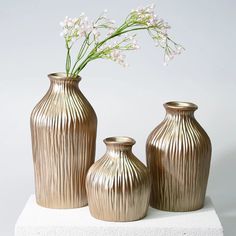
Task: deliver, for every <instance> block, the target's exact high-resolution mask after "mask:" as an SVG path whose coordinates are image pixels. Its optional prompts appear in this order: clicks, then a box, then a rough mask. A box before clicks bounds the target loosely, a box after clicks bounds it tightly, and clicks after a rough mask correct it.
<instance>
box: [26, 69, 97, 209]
mask: <svg viewBox="0 0 236 236" xmlns="http://www.w3.org/2000/svg"><path fill="white" fill-rule="evenodd" d="M49 79H50V82H51V84H50V88H49V90H48V92H47V93H46V95H45V96H44V97H43V99H42V100H41V101H40V102H39V103H38V104H37V105H36V107H35V108H34V109H33V111H32V114H31V135H32V150H33V162H34V173H35V189H36V200H37V203H38V204H39V205H41V206H44V207H49V208H76V207H82V206H84V205H86V204H87V196H86V191H85V179H86V174H87V171H88V169H89V167H90V166H91V165H92V164H93V163H94V157H95V142H96V129H97V118H96V114H95V112H94V110H93V108H92V107H91V105H90V104H89V102H88V101H87V100H86V98H85V97H84V96H83V94H82V93H81V91H80V90H79V87H78V82H79V80H80V77H77V78H74V79H72V78H66V76H65V75H63V74H57V73H55V74H51V75H49Z"/></svg>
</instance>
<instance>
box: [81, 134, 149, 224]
mask: <svg viewBox="0 0 236 236" xmlns="http://www.w3.org/2000/svg"><path fill="white" fill-rule="evenodd" d="M104 143H105V144H106V146H107V151H106V153H105V155H104V156H103V157H102V158H101V159H99V160H98V161H97V162H95V163H94V164H93V165H92V166H91V167H90V169H89V171H88V174H87V178H86V190H87V196H88V204H89V210H90V213H91V215H92V216H93V217H95V218H97V219H100V220H105V221H134V220H139V219H141V218H143V217H144V216H145V215H146V213H147V210H148V206H149V197H150V176H149V172H148V169H147V168H146V167H145V165H144V164H143V163H142V162H141V161H139V160H138V159H137V157H135V156H134V154H133V153H132V146H133V145H134V144H135V141H134V140H133V139H132V138H129V137H110V138H107V139H105V140H104Z"/></svg>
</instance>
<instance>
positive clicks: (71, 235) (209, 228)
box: [15, 195, 223, 236]
mask: <svg viewBox="0 0 236 236" xmlns="http://www.w3.org/2000/svg"><path fill="white" fill-rule="evenodd" d="M172 235H174V236H222V235H223V228H222V226H221V223H220V221H219V218H218V216H217V214H216V212H215V209H214V207H213V205H212V202H211V200H210V198H206V201H205V207H204V208H203V209H201V210H198V211H194V212H184V213H173V212H164V211H159V210H156V209H153V208H151V207H150V208H149V211H148V214H147V216H146V217H145V218H144V219H142V220H139V221H133V222H124V223H115V222H104V221H100V220H96V219H94V218H93V217H92V216H91V215H90V213H89V209H88V207H83V208H78V209H66V210H64V209H63V210H57V209H56V210H55V209H47V208H44V207H40V206H38V205H37V204H36V202H35V196H34V195H32V196H31V197H30V199H29V200H28V202H27V203H26V206H25V208H24V210H23V211H22V213H21V215H20V216H19V218H18V220H17V223H16V225H15V236H172Z"/></svg>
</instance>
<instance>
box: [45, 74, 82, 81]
mask: <svg viewBox="0 0 236 236" xmlns="http://www.w3.org/2000/svg"><path fill="white" fill-rule="evenodd" d="M48 77H49V79H50V80H54V81H55V80H70V81H71V80H74V81H77V82H79V81H80V80H81V77H80V76H79V75H77V76H75V77H72V76H67V75H66V73H65V72H56V73H51V74H49V75H48Z"/></svg>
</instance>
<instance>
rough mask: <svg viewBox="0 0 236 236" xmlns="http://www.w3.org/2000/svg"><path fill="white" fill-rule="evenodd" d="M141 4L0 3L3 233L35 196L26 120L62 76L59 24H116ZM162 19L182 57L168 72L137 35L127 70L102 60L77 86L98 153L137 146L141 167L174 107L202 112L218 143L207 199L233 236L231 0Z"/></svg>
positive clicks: (164, 1)
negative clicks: (76, 20) (52, 76)
mask: <svg viewBox="0 0 236 236" xmlns="http://www.w3.org/2000/svg"><path fill="white" fill-rule="evenodd" d="M149 3H150V2H149V1H145V0H137V1H131V0H120V1H108V0H101V1H95V0H91V1H82V0H76V1H75V0H67V1H56V0H51V1H46V0H41V1H36V0H21V1H16V0H15V1H13V0H8V1H3V0H0V29H1V30H0V71H1V74H0V235H3V236H10V235H13V230H14V223H15V221H16V219H17V217H18V215H19V213H20V212H21V210H22V208H23V206H24V204H25V202H26V200H27V198H28V197H29V195H30V194H31V193H33V192H34V182H33V181H34V180H33V165H32V156H31V140H30V129H29V116H30V112H31V110H32V108H33V107H34V105H35V104H36V103H37V102H38V101H39V99H40V98H41V97H42V96H43V95H44V93H45V92H46V90H47V88H48V86H49V81H48V79H47V74H48V73H51V72H57V71H62V70H63V69H64V57H65V50H64V42H63V39H62V38H60V37H59V32H60V27H59V25H58V23H59V22H60V21H61V20H62V19H64V16H65V15H69V16H72V17H74V16H78V15H79V14H80V13H81V12H86V14H88V15H89V16H90V18H93V17H94V16H97V15H98V14H99V13H100V11H102V10H103V9H105V8H107V9H109V12H110V15H111V17H112V18H114V19H116V20H117V21H118V22H120V21H121V20H122V19H123V18H124V17H125V16H126V14H127V13H128V12H129V10H130V9H132V8H135V7H136V6H138V5H145V4H149ZM155 3H156V5H157V10H158V12H159V15H160V16H162V17H163V18H164V19H166V20H167V21H168V22H169V23H170V25H172V30H171V34H172V36H174V38H175V39H176V41H178V42H180V43H182V44H183V45H184V46H185V48H186V51H185V53H184V54H183V55H181V56H179V57H178V58H176V60H174V61H173V62H171V63H170V65H169V66H167V67H164V66H163V61H162V59H163V55H162V52H161V50H160V49H156V48H154V45H153V43H152V40H151V39H150V38H149V37H147V35H146V34H140V40H139V42H140V44H141V46H142V48H141V50H139V51H138V52H132V53H130V54H129V55H128V59H129V63H130V64H131V66H130V68H128V69H123V68H121V67H119V65H116V64H114V63H112V62H105V61H100V62H99V61H97V62H94V63H91V64H90V65H89V66H88V67H87V68H86V70H84V71H83V73H82V77H83V80H82V82H81V88H82V91H83V92H84V94H85V95H86V97H87V98H88V99H89V101H90V102H91V104H92V105H93V107H94V109H95V110H96V113H97V116H98V119H99V126H98V137H97V155H96V158H99V157H101V155H102V154H103V153H104V151H105V145H104V144H103V142H102V140H103V139H104V138H105V137H107V136H111V135H129V136H131V137H133V138H135V139H136V141H137V144H136V145H135V147H134V153H135V154H136V155H137V156H138V157H140V159H142V160H143V161H145V141H146V138H147V136H148V134H149V133H150V132H151V130H152V129H153V128H154V127H155V126H156V125H157V124H158V123H159V122H160V121H161V120H162V119H163V117H164V109H163V107H162V104H163V103H164V102H166V101H170V100H184V101H192V102H195V103H196V104H198V106H199V110H198V111H197V112H196V118H197V119H198V121H199V122H200V123H201V124H202V126H203V127H204V128H205V130H206V131H207V132H208V134H209V136H210V137H211V140H212V144H213V155H212V165H211V173H210V179H209V185H208V195H209V196H211V198H212V199H213V201H214V203H215V206H216V209H217V211H218V213H219V215H220V218H221V221H222V223H223V225H224V228H225V235H226V236H227V235H228V236H233V235H236V229H235V223H236V187H235V178H236V174H235V168H236V157H235V156H236V145H235V144H236V117H235V116H236V106H235V101H236V82H235V81H236V78H235V77H236V73H235V68H236V65H235V55H236V49H235V42H236V33H235V22H236V14H235V12H236V1H234V0H224V1H223V0H208V1H205V0H198V1H189V0H178V1H175V0H158V1H155Z"/></svg>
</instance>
